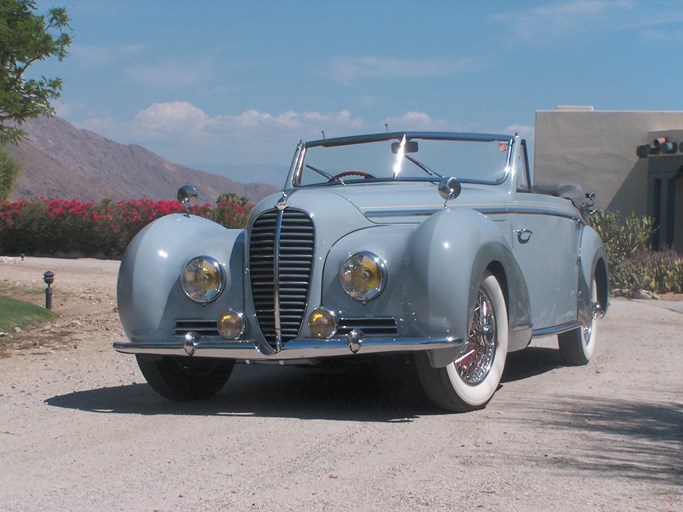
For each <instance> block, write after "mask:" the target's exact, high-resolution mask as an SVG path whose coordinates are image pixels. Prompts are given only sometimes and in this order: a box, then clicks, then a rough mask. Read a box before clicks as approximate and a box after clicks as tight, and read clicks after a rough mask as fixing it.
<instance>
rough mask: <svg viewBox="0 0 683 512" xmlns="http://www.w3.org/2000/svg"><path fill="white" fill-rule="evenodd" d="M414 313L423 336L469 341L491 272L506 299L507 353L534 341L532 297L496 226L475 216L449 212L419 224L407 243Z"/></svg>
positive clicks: (473, 212)
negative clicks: (480, 293)
mask: <svg viewBox="0 0 683 512" xmlns="http://www.w3.org/2000/svg"><path fill="white" fill-rule="evenodd" d="M408 246H409V250H408V256H409V265H410V267H411V272H410V273H409V275H410V276H412V282H411V288H412V289H413V290H414V291H415V293H414V296H415V297H416V298H417V300H415V301H414V303H413V305H412V309H413V310H414V311H415V321H416V324H417V325H418V327H419V329H420V330H423V331H424V332H425V333H430V334H431V335H433V334H435V331H436V332H442V333H443V334H445V335H446V336H454V337H462V338H463V339H466V338H467V333H468V330H469V318H470V317H471V315H472V312H473V307H474V303H475V298H476V294H477V291H478V286H479V281H480V280H481V278H482V276H483V275H484V273H485V272H486V271H487V270H488V271H490V272H492V273H493V274H495V275H496V277H497V278H498V280H499V281H500V283H501V287H502V288H503V292H504V294H505V298H506V302H507V308H508V318H509V326H510V336H509V348H508V350H510V351H512V350H519V349H521V348H524V347H525V346H526V345H527V344H528V343H529V340H530V339H531V312H530V307H529V294H528V290H527V286H526V281H525V280H524V277H523V275H522V271H521V269H520V267H519V265H518V264H517V262H516V261H515V259H514V257H513V255H512V251H511V248H510V246H509V244H508V242H507V241H506V239H505V237H504V235H503V233H502V232H501V230H500V229H499V227H498V225H497V223H496V222H494V221H492V220H491V219H490V218H488V217H486V216H484V215H482V214H481V213H478V212H476V211H474V210H469V209H459V208H450V209H444V210H442V211H440V212H437V213H435V214H434V215H432V216H431V217H430V218H429V219H427V220H426V221H425V222H424V223H423V224H421V225H420V226H419V227H418V229H416V230H415V233H414V234H413V236H412V239H411V241H410V243H409V245H408Z"/></svg>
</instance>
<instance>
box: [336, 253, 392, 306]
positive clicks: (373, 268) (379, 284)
mask: <svg viewBox="0 0 683 512" xmlns="http://www.w3.org/2000/svg"><path fill="white" fill-rule="evenodd" d="M339 280H340V282H341V285H342V288H343V289H344V291H345V292H346V293H347V294H349V296H351V297H353V298H354V299H356V300H360V301H363V302H367V301H369V300H372V299H374V298H375V297H377V296H379V294H380V293H382V290H384V286H385V285H386V282H387V271H386V265H385V263H384V261H383V260H382V259H381V258H380V257H379V256H377V255H376V254H373V253H371V252H359V253H356V254H354V255H353V256H351V257H350V258H347V259H346V261H344V263H342V266H341V269H340V271H339Z"/></svg>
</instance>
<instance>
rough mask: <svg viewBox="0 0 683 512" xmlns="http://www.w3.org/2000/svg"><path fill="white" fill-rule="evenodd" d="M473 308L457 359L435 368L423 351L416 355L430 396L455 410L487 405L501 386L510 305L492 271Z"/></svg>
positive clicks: (486, 274)
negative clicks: (507, 304) (461, 349)
mask: <svg viewBox="0 0 683 512" xmlns="http://www.w3.org/2000/svg"><path fill="white" fill-rule="evenodd" d="M471 307H472V316H471V317H470V319H469V322H468V324H467V339H466V341H465V344H464V347H463V352H462V354H461V355H460V356H459V357H458V358H457V359H455V360H454V361H453V362H452V363H450V364H449V365H447V366H446V367H445V368H433V367H432V366H431V363H430V362H429V359H428V358H427V357H426V356H424V354H421V353H419V354H418V355H417V356H416V366H417V371H418V376H419V377H420V382H421V383H422V387H423V388H424V390H425V392H426V393H427V396H428V397H429V398H430V399H431V401H432V402H434V403H435V404H436V405H438V406H439V407H441V408H443V409H446V410H449V411H453V412H467V411H472V410H475V409H481V408H482V407H485V406H486V404H487V403H488V402H489V400H491V398H492V397H493V394H494V393H495V392H496V390H497V389H498V385H499V384H500V379H501V377H502V375H503V369H504V368H505V359H506V357H507V347H508V318H507V306H506V304H505V296H504V295H503V290H502V288H501V286H500V283H499V282H498V280H497V279H496V277H495V276H494V275H493V274H490V273H488V272H487V273H485V274H484V276H483V277H482V279H481V281H480V282H479V286H478V291H477V294H476V296H475V299H474V304H473V305H472V306H471Z"/></svg>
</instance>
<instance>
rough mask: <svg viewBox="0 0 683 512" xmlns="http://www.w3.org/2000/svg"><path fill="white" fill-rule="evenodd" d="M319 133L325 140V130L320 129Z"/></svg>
mask: <svg viewBox="0 0 683 512" xmlns="http://www.w3.org/2000/svg"><path fill="white" fill-rule="evenodd" d="M320 133H322V134H323V140H327V139H326V138H325V130H320Z"/></svg>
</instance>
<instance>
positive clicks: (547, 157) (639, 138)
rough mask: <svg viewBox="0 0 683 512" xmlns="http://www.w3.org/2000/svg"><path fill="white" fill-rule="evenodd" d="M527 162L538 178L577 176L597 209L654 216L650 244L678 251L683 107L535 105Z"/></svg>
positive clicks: (682, 244) (681, 240) (682, 222)
mask: <svg viewBox="0 0 683 512" xmlns="http://www.w3.org/2000/svg"><path fill="white" fill-rule="evenodd" d="M534 169H535V172H534V174H535V180H536V183H537V184H550V183H579V184H581V185H582V186H583V187H584V189H586V190H590V191H594V192H596V204H597V206H598V207H600V208H605V209H608V210H613V211H620V212H621V213H622V215H624V216H626V215H628V214H630V213H631V212H636V213H637V214H638V215H649V216H651V217H654V219H655V224H656V225H657V226H658V227H659V229H658V230H657V232H656V234H655V240H654V242H655V244H656V245H658V246H659V247H666V246H670V247H673V248H675V249H676V250H677V251H679V252H681V253H683V112H610V111H595V110H593V108H592V107H558V109H557V110H554V111H539V112H537V113H536V138H535V144H534Z"/></svg>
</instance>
